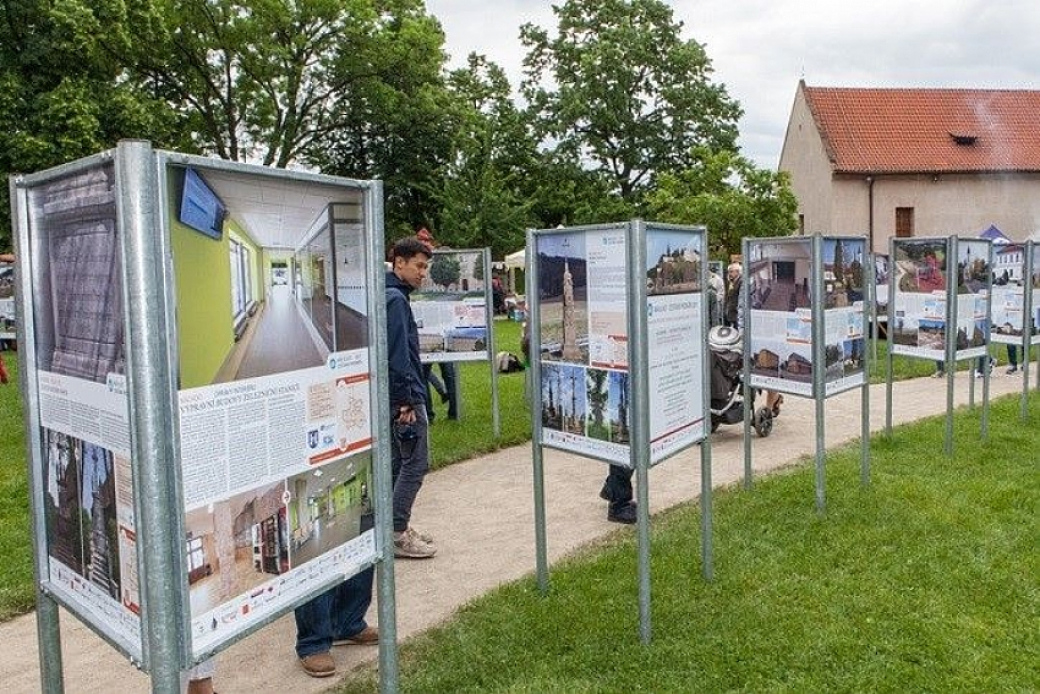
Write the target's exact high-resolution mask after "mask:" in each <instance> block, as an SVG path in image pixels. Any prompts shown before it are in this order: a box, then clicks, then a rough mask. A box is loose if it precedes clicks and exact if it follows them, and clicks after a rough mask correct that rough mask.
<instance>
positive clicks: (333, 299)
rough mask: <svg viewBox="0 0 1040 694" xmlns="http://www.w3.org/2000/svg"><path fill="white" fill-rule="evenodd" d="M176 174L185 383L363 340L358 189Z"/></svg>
mask: <svg viewBox="0 0 1040 694" xmlns="http://www.w3.org/2000/svg"><path fill="white" fill-rule="evenodd" d="M187 180H190V181H193V183H191V184H190V185H187V184H186V181H187ZM167 181H168V186H167V187H168V190H167V203H168V204H167V209H168V210H169V215H168V217H169V219H168V221H169V227H170V236H171V244H172V250H173V266H174V273H175V276H176V287H177V296H176V301H177V328H178V354H179V357H180V387H181V388H182V389H186V388H194V387H197V386H202V385H208V384H211V383H226V382H230V381H236V380H241V379H246V378H254V377H259V376H266V375H269V374H275V373H284V372H288V371H294V370H298V369H304V368H308V367H314V366H320V365H321V364H323V363H324V361H325V359H326V358H327V357H328V355H329V354H330V353H334V352H342V351H347V350H351V349H357V348H360V347H364V346H366V344H367V341H368V328H367V317H366V313H367V309H366V300H365V253H364V247H363V243H362V239H361V233H360V224H361V219H362V217H361V199H360V193H359V192H358V191H355V190H350V189H344V188H343V187H340V186H333V185H327V184H322V183H316V182H312V181H294V180H288V179H282V178H278V179H275V178H273V177H260V176H258V175H256V174H247V173H240V172H235V171H223V170H217V169H204V168H201V167H199V168H192V167H185V166H181V165H169V166H168V167H167ZM200 210H203V211H205V214H203V213H201V212H200Z"/></svg>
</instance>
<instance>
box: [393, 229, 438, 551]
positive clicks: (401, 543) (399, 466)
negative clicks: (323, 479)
mask: <svg viewBox="0 0 1040 694" xmlns="http://www.w3.org/2000/svg"><path fill="white" fill-rule="evenodd" d="M431 257H432V253H431V251H430V248H429V246H428V245H427V244H425V243H423V242H422V241H421V240H419V239H418V238H415V237H409V238H404V239H401V240H400V241H398V242H397V243H395V244H394V245H393V248H391V249H390V263H391V269H390V270H389V271H388V272H387V273H386V331H387V333H386V335H387V340H386V342H387V352H388V353H387V363H388V370H389V373H390V417H391V420H392V421H393V437H392V441H391V444H390V446H391V449H390V459H391V466H392V467H391V470H392V477H393V490H394V495H393V496H394V511H393V516H394V556H396V557H402V558H408V559H427V558H429V557H432V556H433V555H434V554H435V553H436V551H437V550H436V549H435V548H434V546H433V541H432V539H431V538H430V537H429V536H427V535H424V534H421V533H418V532H416V531H415V530H414V529H413V528H412V527H411V518H412V506H413V504H415V497H416V496H418V494H419V489H420V488H422V483H423V479H424V478H425V477H426V473H427V472H428V471H429V469H430V445H429V426H430V425H429V419H428V417H427V413H426V394H427V390H426V377H425V372H424V371H423V364H422V362H421V361H420V359H419V328H418V326H416V323H415V316H414V315H412V306H411V303H410V300H409V297H410V296H411V293H412V292H413V291H414V290H415V289H418V288H419V285H421V284H422V281H423V279H424V278H425V277H426V271H427V268H428V267H429V263H430V259H431Z"/></svg>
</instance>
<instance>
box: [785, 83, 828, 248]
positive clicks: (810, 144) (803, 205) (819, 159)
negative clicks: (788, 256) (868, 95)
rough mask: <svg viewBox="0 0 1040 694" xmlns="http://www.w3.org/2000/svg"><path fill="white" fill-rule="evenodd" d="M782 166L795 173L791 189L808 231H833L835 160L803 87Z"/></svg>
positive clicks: (788, 133)
mask: <svg viewBox="0 0 1040 694" xmlns="http://www.w3.org/2000/svg"><path fill="white" fill-rule="evenodd" d="M779 169H780V170H781V171H787V172H788V173H790V174H791V189H792V191H793V192H794V194H795V197H797V198H798V214H800V215H802V216H803V217H804V220H805V233H806V234H814V233H817V232H818V233H821V234H829V233H833V232H834V229H832V228H830V227H831V224H832V220H833V213H832V209H833V208H832V197H833V190H832V188H833V182H832V177H831V162H830V159H829V158H828V156H827V150H826V149H825V148H824V146H823V139H822V138H821V137H820V132H819V130H818V129H817V127H816V121H815V120H813V117H812V114H811V113H810V111H809V107H808V105H807V104H806V102H805V96H804V95H803V94H802V91H801V90H800V89H799V90H797V92H796V93H795V98H794V105H793V106H792V108H791V119H790V120H789V121H788V123H787V134H786V135H785V136H784V147H783V149H782V150H781V151H780V166H779Z"/></svg>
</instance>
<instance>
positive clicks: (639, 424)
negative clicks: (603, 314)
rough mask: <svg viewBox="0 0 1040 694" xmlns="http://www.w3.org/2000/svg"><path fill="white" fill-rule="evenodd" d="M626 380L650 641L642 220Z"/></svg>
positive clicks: (632, 242)
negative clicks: (631, 406)
mask: <svg viewBox="0 0 1040 694" xmlns="http://www.w3.org/2000/svg"><path fill="white" fill-rule="evenodd" d="M626 241H627V244H628V253H627V256H628V257H627V260H628V263H627V270H628V282H627V283H626V284H627V285H628V287H627V291H626V295H627V298H628V383H629V392H631V393H633V395H634V397H633V398H632V401H633V402H634V403H635V404H636V408H635V416H634V417H633V420H632V424H633V427H632V436H631V438H630V439H629V447H628V452H629V458H628V459H629V463H630V465H632V467H633V468H634V469H635V474H636V495H637V497H638V503H637V505H636V541H637V544H636V552H637V554H638V571H639V637H640V639H641V640H642V642H643V643H650V635H651V627H650V488H649V487H650V485H649V478H650V475H649V468H650V461H649V458H650V388H649V377H650V365H649V364H648V363H647V362H648V360H649V348H648V345H647V336H646V330H647V316H646V223H645V222H643V220H641V219H637V220H634V221H632V222H630V223H629V225H628V229H627V239H626Z"/></svg>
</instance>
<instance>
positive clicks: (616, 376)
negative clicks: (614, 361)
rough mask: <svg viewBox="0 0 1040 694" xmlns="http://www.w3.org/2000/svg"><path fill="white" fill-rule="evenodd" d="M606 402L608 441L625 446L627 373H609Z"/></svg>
mask: <svg viewBox="0 0 1040 694" xmlns="http://www.w3.org/2000/svg"><path fill="white" fill-rule="evenodd" d="M608 374H609V384H608V394H609V398H608V400H607V422H608V423H609V426H610V441H612V442H614V443H619V444H622V445H625V446H627V445H628V441H629V429H628V426H629V425H628V410H629V401H628V373H627V372H624V371H609V372H608Z"/></svg>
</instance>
